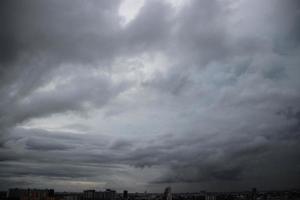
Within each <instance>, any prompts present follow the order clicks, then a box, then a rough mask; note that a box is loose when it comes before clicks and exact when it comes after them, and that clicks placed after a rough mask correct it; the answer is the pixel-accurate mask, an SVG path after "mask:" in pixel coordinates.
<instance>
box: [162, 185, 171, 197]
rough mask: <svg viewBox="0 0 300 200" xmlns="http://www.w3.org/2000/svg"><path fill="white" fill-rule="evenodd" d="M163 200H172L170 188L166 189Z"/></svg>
mask: <svg viewBox="0 0 300 200" xmlns="http://www.w3.org/2000/svg"><path fill="white" fill-rule="evenodd" d="M163 200H172V193H171V187H167V188H166V189H165V192H164V195H163Z"/></svg>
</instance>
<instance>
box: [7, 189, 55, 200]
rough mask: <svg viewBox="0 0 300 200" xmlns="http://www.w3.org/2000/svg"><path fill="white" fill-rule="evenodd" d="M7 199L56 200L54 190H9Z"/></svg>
mask: <svg viewBox="0 0 300 200" xmlns="http://www.w3.org/2000/svg"><path fill="white" fill-rule="evenodd" d="M7 197H8V199H9V200H54V190H53V189H50V190H48V189H44V190H40V189H18V188H14V189H9V190H8V194H7Z"/></svg>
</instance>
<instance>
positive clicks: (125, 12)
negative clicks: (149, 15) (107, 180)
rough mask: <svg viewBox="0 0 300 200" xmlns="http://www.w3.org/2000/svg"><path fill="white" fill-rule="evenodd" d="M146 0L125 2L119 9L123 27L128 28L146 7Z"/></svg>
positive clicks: (128, 0) (127, 0) (126, 0)
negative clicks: (142, 8) (143, 7)
mask: <svg viewBox="0 0 300 200" xmlns="http://www.w3.org/2000/svg"><path fill="white" fill-rule="evenodd" d="M144 1H145V0H124V1H122V3H121V5H120V7H119V15H120V16H121V17H122V21H121V25H122V26H126V25H127V24H128V23H129V22H130V21H132V20H133V19H134V18H135V17H136V15H137V14H138V13H139V10H140V9H141V7H142V6H143V5H144Z"/></svg>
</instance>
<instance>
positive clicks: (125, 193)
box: [123, 190, 128, 200]
mask: <svg viewBox="0 0 300 200" xmlns="http://www.w3.org/2000/svg"><path fill="white" fill-rule="evenodd" d="M123 199H124V200H127V199H128V191H127V190H124V191H123Z"/></svg>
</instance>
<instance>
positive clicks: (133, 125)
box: [0, 0, 300, 190]
mask: <svg viewBox="0 0 300 200" xmlns="http://www.w3.org/2000/svg"><path fill="white" fill-rule="evenodd" d="M120 3H122V2H120V1H89V2H83V1H72V2H71V1H58V0H54V1H37V0H30V1H26V2H25V1H24V2H16V1H1V3H0V4H1V6H0V9H1V12H0V13H1V31H0V43H1V45H0V53H1V54H0V93H1V98H0V132H1V140H0V161H1V162H0V169H1V173H0V179H1V182H2V181H4V182H6V183H7V184H6V185H0V187H1V188H7V187H14V186H24V185H32V186H39V185H40V183H41V182H43V183H48V182H49V184H51V181H52V180H54V181H66V182H63V183H60V184H65V183H72V181H83V180H88V181H91V182H93V181H94V182H97V181H99V182H101V181H104V182H112V183H115V182H118V181H120V180H121V179H122V178H124V177H125V178H124V180H125V182H126V181H127V182H130V181H132V180H133V181H132V182H138V181H136V180H135V179H134V178H132V179H130V178H128V177H130V176H132V177H135V176H136V174H138V173H132V172H130V170H129V168H130V169H131V168H133V170H136V171H135V172H140V170H144V171H143V173H145V174H146V175H145V176H148V177H149V178H148V180H147V181H148V182H149V184H150V185H148V186H149V187H151V185H153V184H154V185H156V184H158V185H164V184H167V183H176V184H177V183H181V184H185V186H186V187H185V188H188V186H189V184H196V185H197V187H198V186H199V187H200V186H201V187H202V186H203V187H204V186H205V187H207V188H209V189H222V187H220V185H226V186H224V188H228V189H231V190H234V189H235V188H239V189H245V188H249V187H252V186H253V185H257V186H259V187H265V188H267V189H269V188H276V187H279V186H280V185H285V186H286V187H297V186H299V184H298V182H297V179H299V178H300V177H299V174H300V173H299V170H298V166H299V165H300V160H299V157H300V156H299V152H300V150H299V143H300V142H299V127H300V126H299V110H300V104H299V102H300V101H299V100H300V94H299V87H300V83H299V80H298V74H299V67H298V66H299V63H300V60H299V58H298V54H299V35H300V34H299V30H300V29H299V25H298V24H299V23H297V22H298V21H299V17H300V15H299V3H298V2H297V1H293V0H289V1H285V2H281V1H277V0H276V1H270V0H266V1H263V2H261V1H251V2H250V1H241V2H240V3H239V4H238V6H237V7H235V6H236V4H233V3H232V2H231V1H228V2H227V1H224V2H221V1H215V0H204V1H196V0H195V1H190V2H189V3H186V4H185V5H183V6H182V7H181V8H180V9H178V10H175V9H174V8H172V6H171V5H170V4H168V3H167V2H161V1H145V4H144V5H143V6H142V8H141V9H140V10H139V12H138V14H137V16H136V17H135V18H134V19H133V20H132V21H130V22H129V23H128V24H126V25H125V26H121V24H120V20H121V19H120V16H119V15H118V9H119V5H120ZM253 10H255V11H256V12H257V13H253ZM143 54H148V55H149V56H150V57H151V56H152V57H155V56H156V54H162V56H163V57H165V58H166V60H167V62H166V63H167V64H166V63H163V64H161V65H162V66H161V68H163V70H161V71H160V70H157V71H155V70H154V72H153V73H152V72H151V70H149V69H148V68H147V66H144V65H147V63H146V64H145V63H142V64H138V67H136V66H134V67H136V69H135V68H134V67H132V68H131V66H124V68H126V67H128V68H130V69H123V68H122V69H120V70H119V71H120V72H119V71H117V72H116V69H115V68H114V67H115V66H114V64H115V63H114V62H115V61H116V60H118V59H119V58H123V59H125V60H126V59H133V58H139V57H140V56H141V55H143ZM131 64H132V63H130V64H128V65H131ZM125 65H126V64H125ZM148 65H153V66H151V67H153V68H155V67H157V66H156V64H153V63H151V64H148ZM164 65H167V66H164ZM122 67H123V66H122ZM151 67H150V68H151ZM117 69H119V68H117ZM126 70H128V71H130V73H129V76H128V77H129V78H127V77H126V78H123V74H122V73H123V72H124V71H126ZM134 70H137V72H136V74H137V75H136V76H137V78H136V79H137V80H134V81H132V80H131V78H132V74H131V72H135V71H134ZM139 70H141V71H143V70H144V71H146V72H143V73H144V74H143V73H142V74H143V75H141V76H140V73H141V71H139ZM148 70H149V71H150V72H149V71H148ZM119 73H120V74H119ZM126 75H128V74H126ZM143 76H147V77H146V78H145V79H143ZM120 77H122V78H120ZM114 105H117V106H116V107H114V110H113V112H112V114H111V115H109V116H105V119H103V118H101V120H100V119H99V116H98V118H97V117H96V119H90V118H88V117H89V114H90V113H92V112H99V110H100V112H101V111H102V109H103V110H104V112H107V113H110V111H111V110H110V109H109V108H110V107H112V106H114ZM118 109H120V110H121V111H122V112H121V111H120V112H119V111H118ZM70 113H71V114H74V115H76V116H77V115H79V116H80V115H82V116H85V117H86V118H88V119H89V120H90V121H91V123H92V122H94V121H96V123H97V126H96V128H95V127H93V126H89V125H85V124H84V122H82V124H81V123H80V122H78V121H74V122H72V124H71V125H61V126H58V127H59V128H58V129H60V128H62V129H65V130H64V131H61V130H57V131H56V130H54V129H51V127H50V128H49V129H48V128H47V127H45V128H35V127H34V125H35V123H37V125H40V124H39V121H38V122H35V121H34V120H35V119H44V120H45V119H46V120H49V124H50V125H51V123H53V124H55V125H57V124H59V123H60V122H57V121H59V120H57V121H55V118H56V117H58V119H60V118H59V117H61V116H60V115H62V116H63V114H70ZM55 114H58V115H55ZM59 114H60V115H59ZM47 117H48V118H47ZM49 117H53V118H54V119H51V118H49ZM83 118H84V117H83ZM51 120H52V121H51ZM71 120H73V118H66V119H65V121H71ZM53 121H54V122H53ZM82 121H84V120H82ZM85 121H88V120H85ZM103 121H104V123H103ZM128 121H129V122H128ZM34 122H35V123H34ZM85 123H86V122H85ZM98 123H99V124H98ZM110 123H111V124H110ZM32 124H33V125H32ZM62 124H63V123H62ZM87 124H88V123H87ZM124 124H125V125H124ZM106 126H110V127H109V128H107V127H106ZM41 127H43V124H41ZM124 127H125V128H124ZM116 130H117V131H116ZM116 132H117V133H116ZM131 132H134V134H132V133H131ZM152 134H153V135H152ZM132 135H133V136H132ZM282 163H284V164H282ZM274 166H276V167H274ZM156 167H158V168H159V170H158V171H159V172H160V173H163V174H161V175H160V176H159V177H154V176H153V177H152V175H149V174H147V170H149V169H156ZM130 173H132V174H130ZM133 174H134V175H133ZM135 178H136V177H135ZM145 182H146V181H145ZM145 184H148V183H145ZM45 185H47V184H45ZM216 185H217V186H216ZM140 187H141V186H140ZM140 189H141V188H139V189H138V190H140ZM198 189H199V188H198Z"/></svg>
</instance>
